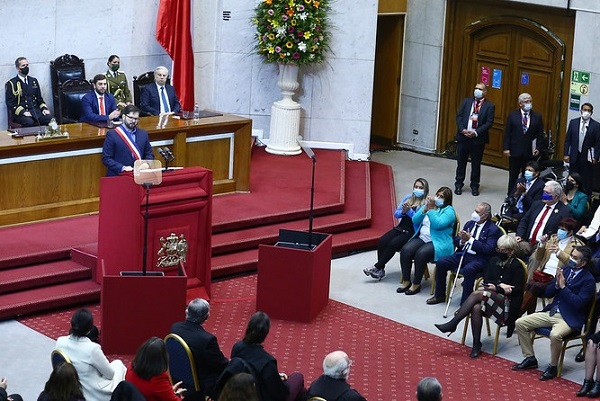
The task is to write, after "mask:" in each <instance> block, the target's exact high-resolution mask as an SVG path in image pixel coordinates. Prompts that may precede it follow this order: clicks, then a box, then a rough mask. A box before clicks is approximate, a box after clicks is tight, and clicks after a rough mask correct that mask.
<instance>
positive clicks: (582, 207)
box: [563, 173, 589, 224]
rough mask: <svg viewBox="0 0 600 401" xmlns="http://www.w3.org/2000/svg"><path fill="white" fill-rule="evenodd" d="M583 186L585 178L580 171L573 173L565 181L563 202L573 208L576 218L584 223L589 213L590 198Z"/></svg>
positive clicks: (572, 211)
mask: <svg viewBox="0 0 600 401" xmlns="http://www.w3.org/2000/svg"><path fill="white" fill-rule="evenodd" d="M584 191H585V189H584V188H583V178H581V175H580V174H579V173H571V174H570V175H569V176H568V177H567V181H566V182H565V193H564V195H563V196H564V197H563V203H564V204H565V205H567V206H569V208H571V213H573V217H574V218H575V220H577V221H578V222H579V224H582V223H583V221H584V220H585V218H586V217H587V213H588V206H589V204H588V201H589V198H588V196H587V195H586V194H585V192H584Z"/></svg>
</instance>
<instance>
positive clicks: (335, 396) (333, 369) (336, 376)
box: [308, 351, 366, 401]
mask: <svg viewBox="0 0 600 401" xmlns="http://www.w3.org/2000/svg"><path fill="white" fill-rule="evenodd" d="M350 366H352V361H351V360H350V358H348V355H347V354H346V353H345V352H344V351H334V352H332V353H330V354H327V356H326V357H325V359H324V360H323V374H322V375H321V376H319V377H318V378H317V379H316V380H315V381H314V382H312V384H311V385H310V388H309V389H308V394H309V396H310V397H321V398H324V399H326V400H337V401H366V399H365V397H363V396H362V395H360V393H359V392H358V391H356V390H355V389H353V388H352V387H350V385H349V384H348V382H347V381H346V380H348V376H350Z"/></svg>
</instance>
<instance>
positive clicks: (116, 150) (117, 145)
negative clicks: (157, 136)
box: [102, 128, 154, 177]
mask: <svg viewBox="0 0 600 401" xmlns="http://www.w3.org/2000/svg"><path fill="white" fill-rule="evenodd" d="M135 145H136V147H137V149H138V151H139V152H140V156H141V157H142V159H143V160H154V153H152V146H151V145H150V140H149V139H148V133H147V132H146V131H144V130H143V129H140V128H137V129H136V130H135ZM134 162H135V158H134V157H133V154H132V153H131V150H130V149H129V148H128V147H127V145H126V144H125V142H124V141H123V139H122V138H121V137H120V136H119V135H118V134H117V133H116V132H115V130H110V131H108V132H107V133H106V138H105V139H104V145H103V146H102V163H103V164H104V165H105V166H106V168H107V169H108V171H107V172H106V176H107V177H111V176H116V175H119V174H121V171H122V170H123V166H131V167H133V163H134Z"/></svg>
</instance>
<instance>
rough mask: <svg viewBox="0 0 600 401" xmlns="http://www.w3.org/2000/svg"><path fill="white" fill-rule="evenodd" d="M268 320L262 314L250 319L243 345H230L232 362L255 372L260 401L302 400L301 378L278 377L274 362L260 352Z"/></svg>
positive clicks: (240, 342) (280, 374)
mask: <svg viewBox="0 0 600 401" xmlns="http://www.w3.org/2000/svg"><path fill="white" fill-rule="evenodd" d="M270 329H271V320H270V319H269V316H268V315H267V314H266V313H264V312H260V311H259V312H256V313H254V314H253V315H252V317H250V320H249V321H248V326H247V327H246V333H245V335H244V339H243V340H242V341H238V342H237V343H235V344H234V345H233V348H232V350H231V358H236V357H237V358H242V359H243V360H244V361H246V363H248V364H249V365H250V366H251V368H252V370H253V371H254V372H255V375H254V377H255V379H256V386H257V388H258V394H259V396H260V397H259V398H260V399H261V400H262V401H266V400H268V401H292V400H298V401H300V400H304V397H305V390H304V376H303V375H302V374H301V373H298V372H296V373H292V374H291V375H289V377H288V376H287V375H286V374H285V373H279V370H278V369H277V359H275V357H274V356H273V355H271V354H269V353H268V352H267V351H265V349H264V348H263V345H262V344H263V342H264V341H265V338H267V335H268V334H269V330H270Z"/></svg>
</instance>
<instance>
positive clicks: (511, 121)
mask: <svg viewBox="0 0 600 401" xmlns="http://www.w3.org/2000/svg"><path fill="white" fill-rule="evenodd" d="M528 119H529V128H528V129H527V132H525V133H523V115H522V114H521V109H517V110H513V111H511V112H510V113H509V114H508V119H507V121H506V126H505V127H504V145H503V149H504V150H509V151H510V157H509V158H508V189H507V192H506V193H507V194H509V193H510V191H511V190H512V189H513V187H514V186H515V182H517V178H518V177H519V174H520V173H522V172H523V171H525V164H527V162H528V161H530V160H532V159H533V152H532V150H531V147H532V143H533V141H534V140H537V142H536V150H537V151H539V152H540V153H542V152H544V151H546V150H547V148H548V144H547V141H546V139H545V138H544V123H543V121H542V115H541V114H540V113H538V112H537V111H534V110H531V111H530V112H529V117H528Z"/></svg>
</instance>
